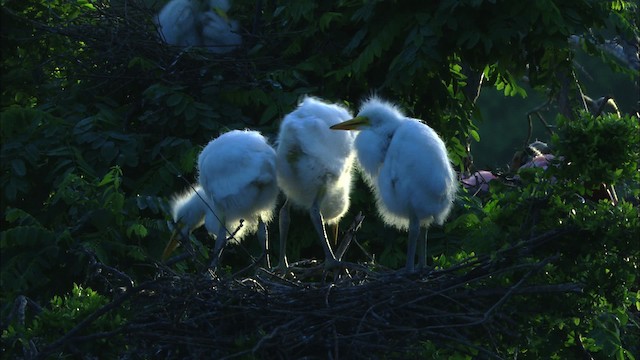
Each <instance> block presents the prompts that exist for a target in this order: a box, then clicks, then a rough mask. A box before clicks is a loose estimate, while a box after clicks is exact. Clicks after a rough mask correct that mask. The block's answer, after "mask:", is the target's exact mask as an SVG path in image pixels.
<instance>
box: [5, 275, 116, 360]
mask: <svg viewBox="0 0 640 360" xmlns="http://www.w3.org/2000/svg"><path fill="white" fill-rule="evenodd" d="M108 303H109V299H108V298H107V297H106V296H103V295H100V294H98V293H97V292H95V291H93V290H92V289H90V288H83V287H82V286H79V285H77V284H74V285H73V289H71V291H70V292H69V294H68V295H64V296H58V295H55V296H53V298H52V299H51V301H50V303H49V307H48V308H45V309H43V310H42V311H41V312H40V313H38V314H37V315H36V316H34V317H32V318H30V319H29V321H28V323H27V324H20V325H17V326H14V325H9V327H8V328H7V329H6V330H3V332H2V341H3V343H4V344H6V347H7V348H5V349H3V352H5V351H8V352H13V353H18V352H20V350H22V349H30V348H34V347H40V346H42V345H43V344H48V343H51V342H53V341H54V340H57V339H58V337H59V336H61V335H62V334H65V333H67V332H69V331H71V330H72V329H73V328H75V327H76V326H77V325H78V323H80V322H81V321H82V320H84V319H86V318H87V317H89V316H90V315H91V314H93V313H94V312H96V311H97V310H98V309H100V308H101V307H103V306H105V305H106V304H108ZM124 320H125V319H124V318H123V317H122V316H121V315H120V314H110V315H108V316H104V317H100V318H98V319H96V321H93V322H92V323H91V324H90V326H88V327H87V328H86V329H85V330H84V331H83V332H81V333H80V335H88V334H91V333H95V332H102V331H110V330H112V329H114V328H116V327H118V326H120V325H122V324H123V323H124ZM115 340H117V342H118V343H120V344H122V340H123V339H122V338H117V339H114V338H111V339H109V341H107V340H105V339H100V340H98V341H92V342H90V343H87V344H86V345H85V346H81V347H79V348H76V349H63V351H60V352H59V353H58V354H57V355H58V356H64V354H65V353H69V352H70V353H76V354H82V356H84V357H86V356H89V354H92V355H93V356H100V357H110V356H114V355H116V354H117V351H114V348H117V346H114V345H116V342H115ZM28 351H29V350H26V351H25V352H28Z"/></svg>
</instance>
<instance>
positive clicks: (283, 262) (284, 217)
mask: <svg viewBox="0 0 640 360" xmlns="http://www.w3.org/2000/svg"><path fill="white" fill-rule="evenodd" d="M290 208H291V204H290V203H289V199H287V200H285V202H284V204H283V205H282V208H280V215H279V216H278V221H279V223H278V225H279V226H280V254H279V255H280V256H279V258H280V261H279V264H278V269H279V270H286V269H287V268H288V267H289V263H288V262H287V236H288V235H289V224H290V223H291V217H290V216H289V210H290Z"/></svg>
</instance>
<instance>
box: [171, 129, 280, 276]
mask: <svg viewBox="0 0 640 360" xmlns="http://www.w3.org/2000/svg"><path fill="white" fill-rule="evenodd" d="M198 172H199V179H198V181H199V186H196V187H195V190H191V191H188V192H186V193H185V194H182V195H179V196H177V197H176V198H175V199H174V201H173V202H172V208H173V217H174V220H175V221H176V223H178V224H180V225H179V229H180V230H177V232H178V231H179V234H181V235H182V236H188V234H189V233H190V232H191V231H193V229H195V228H197V227H199V226H201V225H202V224H203V222H204V225H205V227H206V228H207V231H208V232H209V233H210V234H213V235H214V236H215V245H214V249H213V252H212V256H211V264H210V267H211V268H212V269H215V268H216V266H217V264H218V262H219V258H220V255H221V253H222V250H223V249H224V247H225V245H226V243H227V241H228V239H231V240H232V241H240V240H241V239H242V238H244V237H245V236H247V235H249V234H253V233H256V232H257V233H258V239H259V241H260V246H261V248H262V251H263V257H264V259H265V261H266V263H267V266H270V264H269V259H268V236H267V225H266V223H268V222H270V221H271V220H272V218H273V214H274V210H275V206H276V200H277V197H278V193H279V189H278V185H277V180H276V154H275V151H274V149H273V148H272V147H271V146H270V145H269V144H268V143H267V140H266V139H265V138H264V137H263V136H262V135H261V134H260V133H259V132H257V131H245V130H233V131H230V132H227V133H225V134H222V135H220V136H219V137H218V138H216V139H214V140H212V141H210V142H209V144H207V146H205V148H204V149H203V150H202V152H201V153H200V155H199V157H198ZM241 220H243V222H242V224H241ZM239 227H240V228H239ZM238 228H239V230H238V231H237V232H236V233H235V234H234V233H233V232H234V231H235V230H236V229H238ZM177 235H178V234H176V232H174V236H172V238H171V240H170V242H169V245H167V247H166V249H165V256H166V255H168V253H170V251H172V250H173V249H175V247H177ZM228 235H233V236H230V237H228Z"/></svg>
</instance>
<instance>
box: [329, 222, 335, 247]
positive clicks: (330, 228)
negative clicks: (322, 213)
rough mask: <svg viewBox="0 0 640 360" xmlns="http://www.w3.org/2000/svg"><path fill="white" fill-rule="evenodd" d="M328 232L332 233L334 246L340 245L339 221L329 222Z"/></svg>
mask: <svg viewBox="0 0 640 360" xmlns="http://www.w3.org/2000/svg"><path fill="white" fill-rule="evenodd" d="M327 233H328V234H330V235H331V239H332V240H333V241H332V242H331V243H332V244H333V246H337V245H338V223H335V224H327Z"/></svg>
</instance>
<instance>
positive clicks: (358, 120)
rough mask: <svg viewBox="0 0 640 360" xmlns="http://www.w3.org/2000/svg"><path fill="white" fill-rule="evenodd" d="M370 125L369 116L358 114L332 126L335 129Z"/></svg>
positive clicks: (352, 128) (355, 128)
mask: <svg viewBox="0 0 640 360" xmlns="http://www.w3.org/2000/svg"><path fill="white" fill-rule="evenodd" d="M367 125H369V118H368V117H366V116H356V117H354V118H353V119H351V120H347V121H345V122H341V123H339V124H335V125H333V126H331V127H330V129H333V130H358V129H360V128H362V127H363V126H367Z"/></svg>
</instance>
